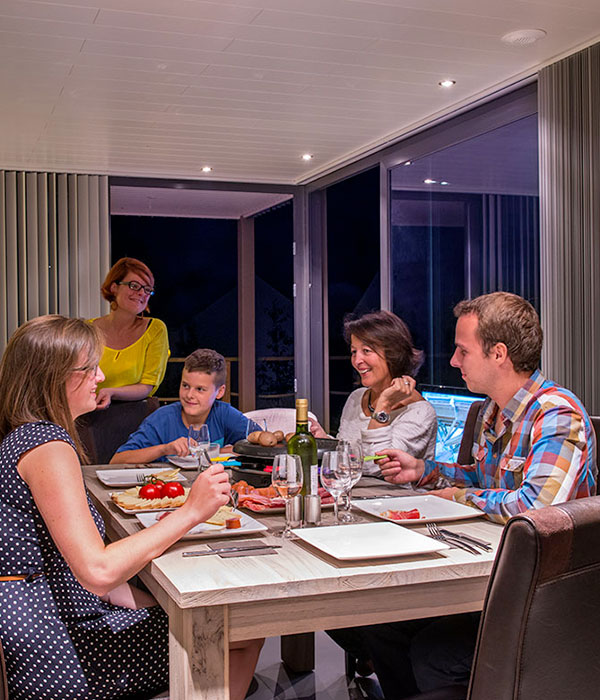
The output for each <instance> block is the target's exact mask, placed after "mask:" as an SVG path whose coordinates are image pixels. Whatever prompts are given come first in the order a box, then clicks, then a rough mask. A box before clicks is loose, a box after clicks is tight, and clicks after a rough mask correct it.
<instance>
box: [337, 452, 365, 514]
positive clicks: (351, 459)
mask: <svg viewBox="0 0 600 700" xmlns="http://www.w3.org/2000/svg"><path fill="white" fill-rule="evenodd" d="M337 451H338V452H339V451H346V452H347V457H345V459H346V460H347V461H348V464H349V465H350V486H349V487H348V490H347V491H346V492H345V493H344V496H345V503H344V508H343V510H342V512H341V513H340V516H339V517H340V520H341V521H342V522H343V523H353V522H355V521H356V518H355V517H354V515H352V500H351V498H350V493H351V491H352V487H353V486H354V485H355V484H356V483H358V481H359V479H360V477H361V476H362V470H363V451H362V445H361V443H360V442H359V441H357V440H340V441H339V442H338V445H337Z"/></svg>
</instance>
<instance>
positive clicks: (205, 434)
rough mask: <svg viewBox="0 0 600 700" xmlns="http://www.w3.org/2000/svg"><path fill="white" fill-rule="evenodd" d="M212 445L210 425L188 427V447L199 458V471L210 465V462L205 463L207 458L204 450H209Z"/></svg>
mask: <svg viewBox="0 0 600 700" xmlns="http://www.w3.org/2000/svg"><path fill="white" fill-rule="evenodd" d="M209 447H210V431H209V429H208V425H206V423H203V424H202V425H190V427H189V428H188V449H189V451H190V454H191V455H193V456H194V457H195V458H196V459H197V460H198V471H199V472H201V471H203V470H204V469H207V468H208V467H210V464H204V462H206V458H205V457H204V454H203V453H202V450H208V449H209Z"/></svg>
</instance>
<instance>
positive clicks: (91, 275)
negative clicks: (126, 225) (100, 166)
mask: <svg viewBox="0 0 600 700" xmlns="http://www.w3.org/2000/svg"><path fill="white" fill-rule="evenodd" d="M109 230H110V227H109V207H108V177H106V176H98V175H64V174H56V173H25V172H14V171H11V172H9V171H6V172H5V171H0V308H1V309H3V310H4V313H3V314H2V316H1V317H0V351H1V350H3V349H4V347H5V345H6V342H7V340H8V338H9V337H10V336H11V334H12V333H13V331H14V330H15V329H16V328H17V327H18V326H19V325H20V324H21V323H23V322H25V321H27V320H29V319H30V318H34V317H35V316H39V315H41V314H47V313H60V314H64V315H65V316H81V317H86V318H87V317H91V316H97V315H100V314H102V313H105V311H106V308H107V307H106V304H105V302H103V301H102V299H101V297H100V284H101V282H102V280H103V279H104V276H105V275H106V272H107V271H108V267H109Z"/></svg>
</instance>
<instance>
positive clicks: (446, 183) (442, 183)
mask: <svg viewBox="0 0 600 700" xmlns="http://www.w3.org/2000/svg"><path fill="white" fill-rule="evenodd" d="M449 184H450V183H449V182H446V180H442V181H441V182H440V185H449Z"/></svg>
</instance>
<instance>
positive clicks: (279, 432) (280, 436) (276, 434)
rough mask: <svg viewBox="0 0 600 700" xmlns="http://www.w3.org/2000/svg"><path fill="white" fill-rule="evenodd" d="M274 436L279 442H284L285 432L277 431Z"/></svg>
mask: <svg viewBox="0 0 600 700" xmlns="http://www.w3.org/2000/svg"><path fill="white" fill-rule="evenodd" d="M273 435H275V438H276V439H277V442H281V441H282V440H283V430H276V431H275V432H274V433H273Z"/></svg>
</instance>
